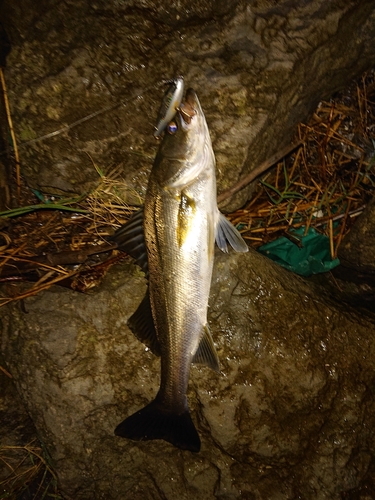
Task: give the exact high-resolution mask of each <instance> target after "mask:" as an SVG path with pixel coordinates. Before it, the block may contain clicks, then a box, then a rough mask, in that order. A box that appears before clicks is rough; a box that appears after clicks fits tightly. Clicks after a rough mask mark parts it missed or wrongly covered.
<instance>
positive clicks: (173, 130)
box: [167, 121, 178, 135]
mask: <svg viewBox="0 0 375 500" xmlns="http://www.w3.org/2000/svg"><path fill="white" fill-rule="evenodd" d="M177 128H178V127H177V123H176V122H173V121H172V122H169V124H168V127H167V132H168V134H171V135H173V134H175V133H176V132H177Z"/></svg>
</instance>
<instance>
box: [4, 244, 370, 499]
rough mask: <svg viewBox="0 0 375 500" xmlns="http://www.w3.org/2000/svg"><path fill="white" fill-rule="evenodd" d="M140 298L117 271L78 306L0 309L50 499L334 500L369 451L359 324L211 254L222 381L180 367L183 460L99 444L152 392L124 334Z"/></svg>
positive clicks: (171, 452)
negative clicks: (193, 439) (194, 442)
mask: <svg viewBox="0 0 375 500" xmlns="http://www.w3.org/2000/svg"><path fill="white" fill-rule="evenodd" d="M144 289H145V282H144V278H143V276H142V274H141V273H140V272H139V271H138V269H137V267H136V266H135V265H133V264H132V263H125V264H123V265H122V266H119V267H118V268H117V269H116V270H113V271H111V272H110V273H109V274H108V275H107V277H106V279H105V281H104V283H103V284H102V285H101V286H100V288H99V289H98V290H97V291H96V292H94V293H93V294H92V295H89V296H88V295H82V294H77V293H76V292H72V291H68V290H62V289H59V288H53V289H51V290H49V291H47V292H45V293H42V294H40V295H38V296H36V297H31V298H28V299H26V300H25V301H24V306H25V309H24V311H22V310H21V308H20V306H19V305H17V304H15V305H12V306H9V307H8V306H7V308H6V309H4V310H3V314H2V319H1V322H2V331H3V336H2V354H3V355H4V358H5V359H6V360H7V363H8V365H9V367H10V368H11V369H12V373H13V376H14V378H15V381H16V384H17V387H18V390H19V391H20V394H21V395H22V398H23V400H24V401H25V403H26V406H27V409H28V411H29V413H30V415H31V416H32V419H33V420H34V422H35V424H36V427H37V429H38V431H39V433H40V435H41V437H42V440H43V442H44V443H45V444H46V445H47V448H48V450H49V451H50V454H51V456H52V459H53V463H54V465H55V467H56V470H57V472H58V474H59V479H60V484H61V488H62V492H63V493H64V495H65V496H66V498H74V499H88V498H90V499H94V498H98V499H99V498H106V499H112V498H113V499H122V498H134V499H138V498H139V499H140V498H149V499H155V498H164V499H165V498H168V499H169V498H170V499H172V498H177V497H178V498H186V499H188V498H192V497H193V496H200V497H201V498H224V499H226V498H228V499H229V498H251V499H252V498H259V499H265V498H267V499H282V498H285V499H291V498H304V499H316V498H337V499H339V498H341V495H342V494H343V493H344V492H347V491H349V490H353V489H354V488H357V487H358V486H359V485H360V484H361V480H362V479H364V478H366V474H367V473H368V470H369V469H370V468H371V459H372V452H371V450H373V449H374V444H375V443H374V438H375V432H374V428H375V425H374V424H375V411H374V410H375V408H374V398H373V390H374V381H375V366H374V359H375V341H374V331H375V323H374V321H373V320H371V319H369V318H366V317H365V316H364V315H363V314H361V315H359V314H357V313H356V311H355V310H352V309H350V308H348V307H347V306H341V305H340V304H337V303H335V302H334V301H332V300H330V299H329V298H327V297H325V296H324V294H322V292H321V289H320V288H317V287H315V286H314V285H311V284H307V283H306V282H305V281H303V280H302V279H300V278H298V277H296V276H295V275H293V274H291V273H289V272H287V271H285V270H283V269H281V268H279V267H277V266H276V265H274V264H272V263H270V262H269V261H268V260H267V259H266V258H265V257H262V256H260V255H259V254H257V253H254V252H252V251H251V252H250V253H249V254H246V255H235V254H230V255H229V256H228V255H217V259H216V265H215V274H214V279H213V286H212V294H211V300H210V308H209V322H210V326H211V330H212V332H213V336H214V340H215V343H216V345H217V347H218V353H219V357H220V361H221V368H222V372H221V374H216V373H214V372H211V371H210V370H208V369H206V368H199V367H197V366H194V367H193V368H192V371H191V381H190V389H189V394H188V398H189V404H190V406H191V409H192V413H193V419H194V421H195V423H196V425H197V428H198V431H199V433H200V436H201V439H202V450H201V452H200V453H199V454H193V453H190V452H183V451H181V450H178V449H176V448H174V447H172V446H171V445H169V444H168V443H165V442H163V441H153V442H140V443H137V442H132V441H129V440H126V439H121V438H118V437H115V436H114V434H113V430H114V428H115V427H116V425H117V424H118V423H119V422H120V421H122V420H123V418H124V417H125V416H127V415H129V414H131V413H132V412H134V411H135V410H137V409H138V408H141V407H142V406H143V405H144V404H146V403H147V402H148V401H150V400H151V399H152V398H153V396H154V395H155V393H156V391H157V388H158V380H159V361H158V359H157V358H155V357H154V356H153V355H152V354H151V353H150V352H149V351H147V350H146V349H145V347H144V346H143V345H142V344H141V343H139V342H138V341H137V340H136V339H135V338H134V336H133V335H132V334H131V332H130V331H129V330H128V328H127V326H126V320H127V318H128V317H129V316H130V315H131V314H132V312H133V311H134V310H135V308H136V307H137V305H138V303H139V301H140V300H141V298H142V295H143V293H144ZM25 311H26V312H25ZM26 360H27V362H26Z"/></svg>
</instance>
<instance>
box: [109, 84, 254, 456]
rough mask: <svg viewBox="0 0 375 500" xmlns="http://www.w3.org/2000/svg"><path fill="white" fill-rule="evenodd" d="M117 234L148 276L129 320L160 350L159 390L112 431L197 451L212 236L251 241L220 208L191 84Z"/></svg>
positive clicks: (209, 348)
mask: <svg viewBox="0 0 375 500" xmlns="http://www.w3.org/2000/svg"><path fill="white" fill-rule="evenodd" d="M168 131H169V132H170V133H168ZM113 238H114V240H115V241H116V242H117V244H118V246H119V248H121V249H123V250H124V251H126V252H127V253H129V254H130V255H131V256H133V257H134V258H135V259H136V261H137V263H138V264H139V265H140V266H141V267H142V269H143V270H144V271H145V273H146V277H147V278H148V291H147V293H146V296H145V298H144V299H143V301H142V302H141V304H140V306H139V308H138V309H137V311H136V312H135V313H134V314H133V316H132V317H131V318H130V319H129V321H128V325H129V327H130V328H131V330H132V331H133V333H134V334H135V335H136V336H137V337H138V338H139V339H140V340H142V341H143V342H144V343H145V344H146V345H148V346H149V347H150V348H151V350H152V351H153V352H154V353H155V354H157V355H160V357H161V381H160V389H159V392H158V393H157V396H156V398H155V399H154V401H152V402H151V403H150V404H148V405H147V406H146V407H145V408H143V409H141V410H139V411H137V412H136V413H134V414H133V415H131V416H130V417H128V418H127V419H126V420H124V421H123V422H122V423H121V424H119V425H118V426H117V428H116V430H115V434H116V435H118V436H122V437H125V438H130V439H134V440H149V439H164V440H165V441H168V442H170V443H172V444H173V445H174V446H177V447H178V448H181V449H186V450H190V451H194V452H198V451H199V450H200V438H199V435H198V433H197V430H196V428H195V426H194V423H193V421H192V419H191V416H190V412H189V407H188V402H187V396H186V393H187V388H188V381H189V373H190V366H191V363H192V362H193V363H203V364H205V365H207V366H209V367H210V368H212V369H214V370H216V371H219V360H218V357H217V353H216V350H215V347H214V344H213V341H212V337H211V334H210V331H209V328H208V323H207V307H208V298H209V293H210V286H211V276H212V268H213V261H214V245H215V240H216V243H217V245H218V246H219V248H220V249H221V250H222V251H224V252H227V251H228V246H227V242H229V244H230V245H231V246H232V247H233V248H234V250H236V251H238V252H246V251H247V250H248V247H247V245H246V243H245V242H244V240H243V239H242V237H241V235H240V233H239V232H238V231H237V229H236V228H235V227H234V226H232V224H231V223H230V222H229V221H228V220H227V219H226V218H225V217H224V216H223V215H222V214H221V213H220V212H219V210H218V208H217V203H216V178H215V157H214V153H213V150H212V144H211V139H210V135H209V131H208V127H207V123H206V119H205V116H204V114H203V111H202V108H201V105H200V103H199V100H198V97H197V95H196V94H195V92H194V90H192V89H189V90H188V91H187V93H186V97H185V101H184V102H183V103H182V104H181V105H180V107H179V109H178V111H177V115H176V117H175V121H174V122H173V123H172V124H170V126H168V128H167V132H166V133H165V135H164V138H163V140H162V142H161V144H160V147H159V150H158V153H157V156H156V158H155V162H154V165H153V168H152V171H151V175H150V179H149V183H148V188H147V193H146V198H145V204H144V208H143V210H141V211H140V212H138V213H137V214H136V215H135V216H134V217H133V218H132V219H131V220H130V221H128V223H127V224H125V225H124V226H123V227H122V228H120V229H119V230H118V231H117V232H116V233H115V235H114V237H113Z"/></svg>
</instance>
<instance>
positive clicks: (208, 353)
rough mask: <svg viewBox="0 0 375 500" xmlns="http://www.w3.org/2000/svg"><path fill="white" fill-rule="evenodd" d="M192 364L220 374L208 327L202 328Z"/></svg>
mask: <svg viewBox="0 0 375 500" xmlns="http://www.w3.org/2000/svg"><path fill="white" fill-rule="evenodd" d="M192 363H199V364H201V365H206V366H208V367H209V368H211V369H212V370H214V371H215V372H218V373H220V363H219V358H218V355H217V352H216V349H215V345H214V341H213V340H212V336H211V332H210V330H209V328H208V325H205V326H204V333H203V337H202V338H201V341H200V343H199V346H198V349H197V350H196V352H195V354H194V356H193V359H192Z"/></svg>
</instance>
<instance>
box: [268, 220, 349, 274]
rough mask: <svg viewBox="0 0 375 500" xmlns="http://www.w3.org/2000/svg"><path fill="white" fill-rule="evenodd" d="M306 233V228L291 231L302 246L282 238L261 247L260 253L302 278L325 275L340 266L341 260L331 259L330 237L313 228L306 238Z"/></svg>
mask: <svg viewBox="0 0 375 500" xmlns="http://www.w3.org/2000/svg"><path fill="white" fill-rule="evenodd" d="M304 232H305V228H304V227H300V228H298V229H293V231H290V234H291V235H296V236H297V237H298V241H300V245H297V244H296V243H293V242H292V241H290V240H289V239H288V238H286V237H285V236H282V237H281V238H278V239H277V240H275V241H272V242H271V243H267V244H266V245H263V246H261V247H259V248H258V251H259V252H260V253H262V254H263V255H266V256H267V257H269V258H270V259H272V260H273V261H275V262H277V263H278V264H280V266H282V267H285V268H286V269H289V270H290V271H293V272H295V273H297V274H300V275H301V276H311V275H312V274H318V273H325V272H327V271H330V270H331V269H333V268H334V267H336V266H338V265H339V264H340V261H339V259H334V260H332V259H331V252H330V248H329V238H328V236H325V235H323V234H320V233H317V232H316V231H315V229H313V228H309V230H308V231H307V234H306V236H304Z"/></svg>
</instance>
